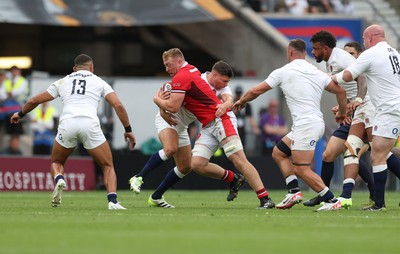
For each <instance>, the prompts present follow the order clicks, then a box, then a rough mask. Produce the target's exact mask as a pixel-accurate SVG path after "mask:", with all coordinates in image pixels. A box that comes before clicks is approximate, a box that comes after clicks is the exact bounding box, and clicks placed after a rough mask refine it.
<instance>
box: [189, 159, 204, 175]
mask: <svg viewBox="0 0 400 254" xmlns="http://www.w3.org/2000/svg"><path fill="white" fill-rule="evenodd" d="M207 164H208V161H205V160H202V159H200V158H199V157H197V156H196V157H192V163H191V168H192V170H193V171H194V172H196V173H201V172H203V170H204V168H205V167H206V166H207Z"/></svg>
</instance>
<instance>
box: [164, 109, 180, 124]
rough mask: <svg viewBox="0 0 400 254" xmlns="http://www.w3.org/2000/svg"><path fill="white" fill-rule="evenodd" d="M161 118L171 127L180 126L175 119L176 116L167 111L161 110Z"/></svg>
mask: <svg viewBox="0 0 400 254" xmlns="http://www.w3.org/2000/svg"><path fill="white" fill-rule="evenodd" d="M160 116H161V117H162V118H163V119H164V120H165V121H166V122H167V123H168V124H169V125H171V126H174V125H177V124H178V122H177V121H176V120H175V118H174V115H172V114H171V113H169V112H167V111H165V110H160Z"/></svg>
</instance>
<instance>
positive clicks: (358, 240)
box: [0, 190, 400, 254]
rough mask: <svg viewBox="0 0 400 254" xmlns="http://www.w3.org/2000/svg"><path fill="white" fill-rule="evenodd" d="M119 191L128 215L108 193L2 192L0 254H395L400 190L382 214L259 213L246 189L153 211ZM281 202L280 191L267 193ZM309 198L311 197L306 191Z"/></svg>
mask: <svg viewBox="0 0 400 254" xmlns="http://www.w3.org/2000/svg"><path fill="white" fill-rule="evenodd" d="M150 193H151V192H149V191H142V193H141V194H140V195H138V196H136V195H133V194H132V193H131V192H128V191H120V192H119V193H118V200H119V201H121V203H122V205H124V206H125V207H127V208H128V209H129V210H127V211H108V210H107V202H106V201H107V200H106V193H105V191H94V192H68V191H66V192H64V195H63V204H62V206H61V207H58V208H52V207H51V205H50V195H51V193H50V192H1V193H0V200H1V202H0V253H4V254H12V253H21V254H22V253H24V254H25V253H35V254H36V253H41V254H46V253H57V254H64V253H65V254H67V253H68V254H71V253H132V254H136V253H140V254H145V253H194V254H197V253H201V254H206V253H218V254H220V253H229V254H232V253H245V254H247V253H363V254H365V253H385V254H386V253H399V242H398V241H399V240H398V239H399V231H400V207H399V206H398V204H399V201H400V195H399V193H394V192H388V193H387V194H386V204H387V211H386V212H366V211H360V210H359V208H361V207H362V204H363V203H365V202H366V201H367V199H368V198H367V197H368V194H367V193H365V192H355V193H354V196H353V207H352V208H351V209H349V210H340V211H332V212H314V211H313V210H314V209H315V208H308V207H305V206H303V205H302V204H300V205H296V206H294V207H293V208H292V209H290V210H277V209H271V210H257V209H255V208H256V207H257V205H258V200H257V198H256V196H255V194H254V193H253V192H251V191H241V192H240V194H239V197H238V198H237V199H236V200H235V201H233V202H227V201H225V200H226V195H227V191H175V190H173V191H169V192H168V193H167V195H166V200H167V201H168V202H170V203H171V204H173V205H175V206H176V207H177V208H175V209H161V208H151V207H149V206H148V205H147V198H148V197H149V195H150ZM270 195H271V197H272V198H273V200H274V201H275V203H279V202H280V201H281V200H282V199H283V197H284V195H285V192H284V191H270ZM303 195H304V198H305V199H308V198H311V197H313V196H314V195H315V193H313V192H303Z"/></svg>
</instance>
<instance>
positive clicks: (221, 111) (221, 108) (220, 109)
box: [215, 104, 227, 117]
mask: <svg viewBox="0 0 400 254" xmlns="http://www.w3.org/2000/svg"><path fill="white" fill-rule="evenodd" d="M226 110H227V108H226V106H225V105H224V104H217V112H215V116H216V117H221V116H222V115H223V114H225V113H226Z"/></svg>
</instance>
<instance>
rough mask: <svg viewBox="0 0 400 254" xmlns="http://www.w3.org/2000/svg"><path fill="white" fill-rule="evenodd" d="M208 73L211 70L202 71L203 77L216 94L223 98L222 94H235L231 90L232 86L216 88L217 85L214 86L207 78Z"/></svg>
mask: <svg viewBox="0 0 400 254" xmlns="http://www.w3.org/2000/svg"><path fill="white" fill-rule="evenodd" d="M207 73H209V72H204V73H202V74H201V78H202V79H204V81H205V82H207V84H208V85H209V86H210V88H211V90H213V91H214V92H215V95H217V97H218V98H219V99H221V96H222V95H223V94H226V93H227V94H230V95H232V96H233V94H232V90H231V88H230V87H229V86H226V87H224V88H222V89H219V90H217V89H215V87H213V86H212V85H211V84H210V83H209V82H208V80H207Z"/></svg>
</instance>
